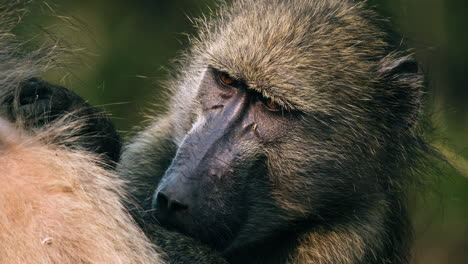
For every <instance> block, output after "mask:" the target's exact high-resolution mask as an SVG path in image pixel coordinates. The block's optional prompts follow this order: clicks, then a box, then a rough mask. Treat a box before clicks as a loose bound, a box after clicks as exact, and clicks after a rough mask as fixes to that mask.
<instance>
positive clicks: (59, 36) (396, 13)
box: [17, 0, 468, 264]
mask: <svg viewBox="0 0 468 264" xmlns="http://www.w3.org/2000/svg"><path fill="white" fill-rule="evenodd" d="M369 5H372V6H375V7H376V9H377V10H379V11H380V12H381V13H382V14H384V15H385V16H387V17H389V18H390V20H391V22H392V23H393V25H394V28H395V29H396V30H397V31H398V32H399V33H401V36H402V42H403V43H404V45H406V46H408V47H411V48H412V49H413V51H414V53H415V56H416V57H417V59H418V61H419V62H420V63H421V65H422V68H423V69H424V71H425V72H426V73H427V74H428V76H429V83H430V87H431V88H430V92H429V96H428V100H429V104H430V105H431V108H433V109H434V110H433V111H434V121H435V123H436V124H437V126H439V127H440V128H441V131H442V132H441V137H442V138H443V139H444V144H445V145H446V146H447V147H449V148H450V149H452V150H453V151H454V152H455V153H457V154H459V155H460V156H461V157H464V158H465V159H466V158H468V18H467V15H466V14H468V3H466V1H463V0H459V1H456V0H371V1H369ZM33 6H34V8H32V9H31V10H30V11H29V13H28V14H27V16H25V23H24V24H23V26H21V28H19V29H17V31H18V34H19V36H20V37H21V38H24V39H33V40H34V41H36V42H37V43H41V41H43V40H44V39H43V38H42V36H44V35H49V34H43V33H44V32H45V33H52V34H50V35H49V37H48V38H49V41H50V39H52V40H53V41H57V42H58V43H62V44H63V45H70V47H69V50H70V51H69V54H65V55H64V56H63V57H64V58H65V60H66V61H65V65H66V67H65V68H64V69H63V70H61V71H52V72H51V73H49V74H48V76H45V77H46V79H48V80H49V81H52V82H55V83H61V84H63V85H65V86H66V87H69V88H72V89H73V90H75V91H76V92H77V93H78V94H80V95H81V96H83V97H84V98H86V99H87V100H89V101H90V103H91V104H93V105H100V106H102V107H103V108H104V109H105V110H107V111H109V112H111V113H112V115H113V119H114V121H115V123H116V125H117V127H118V129H119V130H121V131H122V132H123V133H125V134H129V133H128V132H129V131H131V130H132V127H133V126H135V125H138V124H141V122H142V121H143V120H144V115H143V112H145V110H147V109H153V110H156V111H158V110H161V109H162V108H161V106H160V105H161V104H163V103H164V102H162V95H163V94H164V91H163V89H162V87H161V83H160V82H161V81H163V80H164V79H165V77H166V76H167V73H168V71H170V69H171V60H172V59H174V58H175V57H176V56H177V54H178V52H179V51H181V50H183V49H184V48H186V47H187V46H188V41H187V37H186V36H185V35H184V34H183V33H193V28H192V26H191V22H190V20H189V17H197V16H200V15H201V14H202V13H203V12H207V11H208V10H209V8H210V7H214V1H213V0H177V1H169V0H134V1H130V0H94V1H93V0H80V1H76V0H55V1H53V0H50V1H46V2H43V1H36V3H35V5H33ZM54 13H55V15H53V14H54ZM56 15H58V16H56ZM62 15H64V16H66V17H65V18H60V16H62ZM51 36H52V37H51ZM64 43H68V44H64ZM464 169H468V168H464ZM441 177H442V180H441V181H440V182H439V183H437V186H436V190H437V191H436V192H429V193H428V194H426V195H424V197H423V199H419V202H417V203H414V205H413V207H414V208H413V211H414V221H415V228H416V248H415V253H414V255H415V261H414V263H421V264H422V263H428V264H432V263H454V264H462V263H463V264H466V263H468V180H467V179H466V178H464V177H463V176H460V175H457V174H456V173H455V172H454V171H453V170H449V169H447V170H446V171H445V172H444V173H443V175H441Z"/></svg>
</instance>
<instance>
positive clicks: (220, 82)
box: [153, 66, 301, 248]
mask: <svg viewBox="0 0 468 264" xmlns="http://www.w3.org/2000/svg"><path fill="white" fill-rule="evenodd" d="M202 75H203V76H202V78H201V82H200V86H199V89H198V94H197V96H196V102H197V103H196V106H197V112H196V118H195V119H196V121H195V122H194V123H193V126H192V128H191V129H190V130H189V131H188V132H187V134H186V135H185V136H184V137H183V140H182V142H181V143H180V145H179V148H178V150H177V154H176V156H175V158H174V160H173V161H172V164H171V166H170V167H169V169H168V170H167V171H166V173H165V175H164V177H163V178H162V180H161V183H160V184H159V187H158V188H157V190H156V193H155V196H154V200H153V206H154V207H155V208H156V215H157V217H158V218H159V220H160V221H161V222H163V223H164V224H167V225H169V226H173V227H176V228H178V229H180V230H181V231H183V232H186V233H188V234H190V235H193V236H195V237H197V238H199V239H201V240H203V241H205V242H210V244H212V245H213V246H216V247H221V248H224V247H226V246H227V245H228V244H229V243H230V242H232V240H233V239H234V237H235V236H236V235H237V234H238V232H239V231H240V230H241V229H242V228H243V226H244V225H245V224H246V223H248V222H249V221H250V220H249V217H250V214H251V213H254V214H255V215H256V216H257V217H258V216H260V215H262V212H258V210H277V208H276V207H277V205H276V204H275V203H274V202H273V201H271V199H272V197H271V196H272V192H273V189H272V188H273V186H272V182H271V181H270V179H269V177H268V175H267V174H268V173H267V172H268V164H267V161H268V151H269V150H270V151H275V150H274V149H275V148H277V147H278V146H281V145H282V144H283V143H284V142H287V141H288V140H287V139H288V138H289V137H290V136H292V132H293V131H294V130H297V128H298V127H300V123H301V115H300V113H298V112H296V111H289V110H285V109H284V108H283V107H282V106H281V105H280V104H279V103H277V102H275V101H273V99H271V98H267V97H265V96H263V95H262V94H261V93H259V92H257V91H254V90H252V89H250V88H249V87H248V85H247V84H246V83H245V81H242V80H237V79H234V78H233V77H231V76H230V75H229V74H227V73H225V72H222V71H220V70H218V69H216V68H213V67H210V66H208V67H207V69H206V71H205V72H204V73H203V74H202ZM260 204H261V205H260ZM256 206H258V209H255V207H256ZM255 211H256V212H255ZM261 218H263V217H261ZM263 219H264V220H265V221H267V218H263Z"/></svg>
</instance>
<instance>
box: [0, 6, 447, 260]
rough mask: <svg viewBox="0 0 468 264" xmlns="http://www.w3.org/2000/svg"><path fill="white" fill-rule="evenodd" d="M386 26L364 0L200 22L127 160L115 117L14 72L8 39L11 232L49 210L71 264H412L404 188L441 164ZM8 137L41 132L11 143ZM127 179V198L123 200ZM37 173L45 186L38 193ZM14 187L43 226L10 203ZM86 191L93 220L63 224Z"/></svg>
mask: <svg viewBox="0 0 468 264" xmlns="http://www.w3.org/2000/svg"><path fill="white" fill-rule="evenodd" d="M1 10H2V9H0V11H1ZM6 10H8V9H6ZM1 18H2V16H1V15H0V19H1ZM383 21H384V20H383V19H381V18H380V17H379V16H378V15H377V14H375V13H374V11H371V10H369V9H367V8H366V6H365V3H361V2H357V1H351V0H288V1H284V0H256V1H254V0H237V1H233V2H232V3H230V4H228V3H224V2H223V3H221V4H220V6H219V9H218V10H217V11H214V12H212V13H210V14H209V15H207V16H206V17H204V18H203V19H200V20H196V24H197V25H196V26H197V28H198V30H199V32H198V34H197V35H196V36H195V37H193V38H191V41H192V42H191V45H192V46H191V48H190V49H189V50H188V51H186V53H184V54H183V55H182V56H181V58H180V59H179V60H178V63H179V67H180V68H179V70H178V71H177V74H176V76H175V77H174V78H173V79H171V80H170V81H169V82H168V87H167V89H168V90H170V91H171V92H172V96H171V99H170V102H169V105H168V110H167V111H166V112H164V113H161V114H160V115H158V116H157V117H154V119H153V121H152V122H151V124H150V125H149V126H148V127H147V128H145V129H143V130H142V131H141V132H139V133H138V134H137V135H136V136H135V137H134V138H133V139H131V140H130V142H128V143H127V144H126V145H125V146H124V147H123V150H122V151H120V146H121V145H120V144H121V143H120V137H119V135H118V134H117V133H116V131H115V128H114V127H113V126H112V123H111V121H110V120H109V118H107V117H106V116H105V115H104V114H103V113H102V112H101V111H99V110H98V109H96V108H93V107H92V106H90V105H89V104H87V103H86V102H85V101H84V100H83V99H81V98H80V97H79V96H77V95H75V94H74V93H72V92H70V91H69V90H67V89H65V88H63V87H60V86H56V85H51V84H49V83H47V82H45V81H42V80H40V79H38V78H33V77H34V76H35V75H36V72H40V70H39V71H37V70H34V69H37V67H36V66H37V65H35V64H34V63H33V64H32V65H31V62H30V60H28V59H15V56H13V55H12V54H16V53H15V52H14V51H15V50H14V49H13V50H12V48H11V46H12V45H13V44H14V43H10V42H8V41H6V42H5V41H3V40H4V39H5V38H7V37H8V36H9V35H8V34H2V32H3V31H4V30H2V31H1V32H0V47H1V48H4V49H2V50H7V51H10V52H6V53H2V51H0V70H1V71H2V72H6V73H7V74H5V76H7V77H8V78H5V79H2V78H0V103H1V104H0V113H1V114H2V116H3V118H2V119H0V122H1V123H0V160H1V159H3V160H5V162H13V163H9V166H10V167H8V170H7V171H6V172H5V171H2V172H0V175H1V176H2V177H3V178H5V177H6V178H7V179H11V182H9V183H8V184H6V185H4V186H3V187H0V195H3V196H5V197H6V199H0V201H1V202H0V206H1V210H2V211H1V212H0V227H1V228H2V230H1V231H2V233H4V232H5V231H10V230H13V231H15V230H19V229H21V228H20V226H21V224H18V223H17V224H15V225H12V226H8V225H5V224H6V223H10V222H9V221H11V220H12V216H13V218H15V219H18V220H20V221H23V220H22V219H26V220H27V219H28V217H32V219H36V218H39V219H40V220H41V221H42V219H43V218H42V217H46V216H48V215H49V214H50V215H51V217H52V219H53V221H52V222H50V221H51V220H48V221H45V222H44V223H46V224H47V225H51V226H52V227H55V226H57V228H54V229H52V231H53V232H52V231H51V232H52V234H53V236H50V237H52V239H53V240H50V241H52V243H55V241H57V240H56V239H62V238H63V239H64V240H63V241H68V242H70V243H69V244H60V245H59V246H60V247H61V249H60V250H64V251H63V252H65V253H66V258H65V259H66V261H63V262H60V263H72V262H73V263H77V262H74V261H75V260H77V261H78V260H80V261H81V262H80V263H110V262H112V263H117V262H115V261H110V262H109V261H108V260H109V259H112V258H114V257H115V256H113V255H112V254H113V253H116V254H117V255H118V254H119V252H120V251H119V250H121V249H122V250H123V251H122V252H123V256H122V258H121V256H120V255H119V256H117V257H115V258H114V259H119V260H122V259H123V260H122V261H121V262H120V263H150V262H151V261H153V262H154V263H157V262H158V261H159V254H157V253H156V251H155V248H153V245H152V244H154V245H156V246H157V247H158V248H160V249H161V251H162V252H163V256H164V257H165V259H166V260H167V261H168V262H169V263H220V264H221V263H297V264H302V263H321V264H337V263H339V264H364V263H366V264H372V263H375V264H377V263H395V264H396V263H399V264H405V263H408V262H409V260H410V245H411V225H410V223H409V220H408V215H407V209H406V187H407V186H408V184H409V183H410V182H414V179H415V178H416V177H417V176H418V175H417V174H418V173H419V174H420V173H422V172H424V170H425V168H426V167H427V164H428V161H429V160H432V159H437V158H438V157H440V156H438V154H437V153H436V152H435V151H434V150H432V148H431V147H430V146H429V145H428V144H427V143H426V141H425V139H424V137H423V136H422V134H421V131H422V129H420V123H421V119H422V117H421V116H422V115H421V113H422V112H423V109H422V105H423V99H422V89H423V88H424V87H423V84H424V82H423V76H422V75H421V73H420V71H419V67H418V64H417V63H416V62H415V60H414V59H413V58H412V56H411V54H409V53H408V52H406V51H404V50H399V48H400V47H399V46H398V45H395V44H394V43H393V42H392V40H391V39H390V34H389V33H388V32H386V30H385V28H386V26H387V25H382V23H385V22H383ZM1 27H2V25H1V24H0V29H1ZM395 43H397V42H395ZM25 65H26V66H27V67H25ZM24 69H27V70H24ZM2 120H3V121H2ZM4 120H8V122H9V124H10V125H6V126H5V125H4V124H6V123H5V121H4ZM11 124H16V125H19V126H21V127H22V129H21V130H19V131H22V132H23V131H27V133H29V134H28V136H26V137H16V136H15V137H13V139H10V138H9V137H8V136H7V135H8V133H5V132H2V131H5V127H11V126H12V125H11ZM51 124H52V125H55V126H52V127H54V128H55V129H49V130H47V128H48V127H51ZM57 124H58V125H57ZM23 128H24V129H23ZM2 129H3V130H2ZM8 129H9V131H11V133H13V134H17V133H18V131H15V130H14V129H11V128H8ZM44 129H46V131H47V132H46V133H44V132H43V131H44ZM41 135H46V137H43V136H41ZM24 138H28V140H25V139H24ZM30 138H32V139H35V138H37V139H38V140H37V141H38V143H37V144H38V145H37V146H36V145H35V144H33V145H31V146H30V145H29V142H30ZM51 138H52V139H53V140H50V139H51ZM10 141H11V142H16V143H13V144H10V143H8V142H10ZM21 142H28V143H27V144H22V143H21ZM9 146H17V149H19V151H22V153H24V155H26V156H25V157H26V158H25V159H23V160H22V159H20V158H17V157H14V156H12V155H13V153H15V152H12V151H11V150H10V149H12V148H11V147H9ZM51 147H52V148H53V149H49V148H51ZM55 147H58V149H56V148H55ZM15 149H16V147H15ZM93 157H95V158H96V159H99V160H101V161H102V162H100V163H99V164H97V163H96V162H95V159H94V158H93ZM36 159H37V160H38V161H41V163H39V164H35V163H34V162H35V160H36ZM22 163H24V164H25V167H22ZM11 164H13V165H14V166H13V167H11ZM49 164H50V165H49ZM52 168H58V169H59V170H58V169H57V170H52ZM77 168H78V169H77ZM62 171H64V172H65V173H64V174H60V172H62ZM114 173H116V174H117V175H118V177H119V178H121V179H122V180H124V181H125V182H126V184H125V187H124V189H125V191H126V192H128V193H129V196H128V197H130V198H131V199H130V200H131V201H129V200H128V199H120V198H119V197H118V196H117V195H116V193H115V192H117V193H119V192H120V191H121V190H122V185H121V182H120V180H119V179H116V178H114V177H113V175H114ZM25 174H28V175H32V176H34V177H36V176H37V177H39V179H40V181H39V182H40V184H39V185H38V189H37V190H36V189H35V188H36V187H35V186H34V185H35V184H36V181H29V178H27V177H24V175H25ZM63 175H65V176H63ZM103 177H104V178H103ZM109 177H110V178H109ZM18 179H19V181H20V182H23V183H21V184H23V185H25V187H26V189H31V190H33V191H31V192H30V193H29V192H28V193H27V194H26V196H24V197H22V198H23V199H25V200H27V201H28V202H31V204H34V205H35V206H36V203H37V208H38V210H39V211H38V212H30V211H28V208H23V207H20V206H17V205H16V204H14V203H13V201H12V197H16V195H18V190H20V189H21V188H18V187H15V186H16V181H18ZM34 179H35V178H34ZM62 180H67V184H60V186H59V187H60V188H58V189H57V188H56V187H54V186H55V185H54V184H55V183H57V181H62ZM69 180H71V181H72V182H73V183H75V182H76V183H77V184H78V185H75V184H73V183H70V182H68V181H69ZM80 186H82V188H81V187H80ZM8 188H12V190H14V191H13V192H8V190H7V189H8ZM89 188H90V189H89ZM101 188H102V189H103V190H102V192H101V191H100V189H101ZM26 189H25V190H26ZM89 190H91V191H89ZM36 192H38V193H36ZM56 194H57V195H56ZM29 195H30V196H29ZM73 195H79V197H78V198H80V199H84V200H79V201H78V203H77V204H78V205H82V206H85V207H86V208H79V209H80V210H76V211H71V212H68V211H67V208H68V207H67V206H70V208H73V206H74V205H76V203H75V202H76V201H74V200H73V199H72V198H73V197H74V196H73ZM3 196H2V197H3ZM44 198H50V200H44ZM58 198H60V199H58ZM35 199H38V200H37V201H36V200H35ZM124 206H125V207H127V208H126V209H129V211H130V213H131V215H132V216H133V218H134V220H135V221H136V222H137V224H138V225H139V228H141V230H142V231H143V232H144V233H145V234H146V237H147V238H146V237H145V236H143V235H142V234H141V230H140V229H138V228H137V227H136V226H135V225H134V223H133V222H132V221H131V220H130V219H128V217H129V216H128V215H127V214H126V210H125V209H124ZM40 209H44V210H40ZM15 210H17V211H15ZM82 212H83V213H82ZM2 213H3V214H2ZM61 213H64V214H66V215H61ZM15 215H18V216H21V217H18V218H16V217H15ZM68 216H76V219H77V221H78V220H80V221H81V222H76V221H71V220H70V218H69V217H68ZM86 219H88V220H89V221H87V220H86ZM26 220H24V221H26ZM75 227H76V229H74V228H75ZM82 229H83V230H85V232H83V233H80V232H78V231H77V230H82ZM25 230H26V229H25ZM88 230H89V231H90V232H89V233H88V232H86V231H88ZM42 231H43V230H42V229H40V228H39V229H37V230H34V232H42ZM101 231H102V232H101ZM40 237H44V239H46V238H48V237H49V235H48V233H47V232H42V233H40ZM29 238H31V237H29V236H27V235H26V233H24V234H23V233H21V236H18V237H17V238H15V237H14V236H12V235H9V234H7V236H0V242H6V243H7V244H8V243H11V242H12V241H13V242H14V243H11V245H12V246H11V247H7V248H6V250H4V251H2V250H1V249H0V258H1V259H2V261H3V259H5V258H6V259H9V260H8V261H9V262H8V261H7V263H14V262H15V260H16V258H18V257H19V256H21V255H24V256H25V257H24V258H22V259H27V260H28V261H27V262H28V263H32V262H34V261H35V260H38V261H40V260H39V259H40V258H41V257H43V255H40V254H39V255H37V254H36V252H35V249H37V248H41V247H42V246H41V245H40V244H38V241H37V240H35V242H34V243H35V244H25V246H24V247H21V248H20V246H19V242H20V241H22V240H28V239H29ZM109 238H110V240H109ZM131 238H133V239H136V240H137V241H136V242H135V243H136V244H132V243H131V242H129V241H131ZM2 239H3V240H2ZM67 239H68V240H67ZM147 239H150V240H151V242H152V244H151V245H148V240H147ZM69 240H70V241H69ZM71 240H72V241H71ZM81 240H83V241H86V242H89V243H90V244H83V245H82V244H80V243H78V242H77V241H81ZM44 241H45V242H44V243H46V244H47V243H49V242H48V241H49V240H48V239H46V240H44ZM31 243H33V242H31ZM44 243H43V244H44ZM93 243H94V244H96V247H95V249H96V251H99V252H93V249H92V248H91V247H88V246H89V245H94V244H93ZM108 243H110V244H108ZM112 243H116V244H112ZM38 245H39V246H38ZM52 245H55V244H52ZM103 245H105V246H103ZM8 246H9V245H8ZM109 246H110V247H111V248H112V249H116V248H117V249H118V250H117V251H119V252H113V251H112V250H110V251H108V250H107V249H108V248H109ZM15 247H17V252H15ZM60 252H62V251H60ZM23 253H24V254H23ZM65 253H64V254H65ZM107 253H108V254H107ZM15 257H16V258H15ZM151 258H153V259H151ZM29 260H31V261H30V262H29ZM53 260H55V259H53ZM57 261H59V258H58V259H57ZM67 261H68V262H67ZM52 262H53V261H52Z"/></svg>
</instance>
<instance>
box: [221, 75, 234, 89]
mask: <svg viewBox="0 0 468 264" xmlns="http://www.w3.org/2000/svg"><path fill="white" fill-rule="evenodd" d="M219 79H220V80H221V82H222V83H223V84H225V85H228V86H232V85H233V84H234V83H235V82H236V81H235V80H234V78H232V77H231V76H229V74H227V73H225V72H220V73H219Z"/></svg>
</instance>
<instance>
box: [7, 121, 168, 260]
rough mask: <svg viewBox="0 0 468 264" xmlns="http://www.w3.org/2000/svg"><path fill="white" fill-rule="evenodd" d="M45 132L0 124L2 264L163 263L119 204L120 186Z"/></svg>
mask: <svg viewBox="0 0 468 264" xmlns="http://www.w3.org/2000/svg"><path fill="white" fill-rule="evenodd" d="M71 125H74V126H76V124H71ZM62 126H65V125H64V124H62ZM51 129H52V128H51ZM53 129H54V130H55V132H57V129H58V131H60V129H66V127H62V128H53ZM48 133H50V131H47V130H46V131H43V132H39V133H38V134H37V135H34V136H30V135H26V133H25V132H23V131H21V130H18V129H14V128H12V127H11V124H9V123H8V122H6V121H4V120H2V119H0V168H1V169H0V179H1V181H2V184H1V185H0V244H1V247H0V263H2V264H17V263H44V264H45V263H60V264H77V263H103V264H104V263H137V264H144V263H161V261H160V258H159V256H158V254H157V252H156V248H155V246H153V245H152V244H151V243H150V242H149V241H148V240H147V238H146V237H145V236H144V234H143V233H142V232H141V231H140V229H139V228H138V227H137V226H136V224H135V223H134V222H133V220H132V219H131V217H130V216H129V215H128V213H127V212H126V210H125V209H124V208H123V206H122V203H121V195H122V194H123V191H122V184H123V182H122V181H121V180H119V179H117V178H116V176H115V175H113V174H112V173H111V172H109V171H107V170H105V169H103V168H102V167H101V166H100V165H102V164H100V160H99V158H98V157H96V156H95V155H93V154H90V153H87V152H83V151H71V150H65V149H63V148H60V147H58V146H56V145H54V144H50V143H47V140H52V138H50V135H48ZM70 140H72V139H70Z"/></svg>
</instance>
